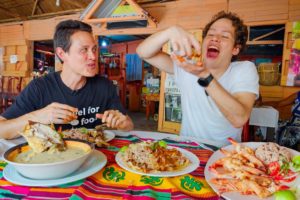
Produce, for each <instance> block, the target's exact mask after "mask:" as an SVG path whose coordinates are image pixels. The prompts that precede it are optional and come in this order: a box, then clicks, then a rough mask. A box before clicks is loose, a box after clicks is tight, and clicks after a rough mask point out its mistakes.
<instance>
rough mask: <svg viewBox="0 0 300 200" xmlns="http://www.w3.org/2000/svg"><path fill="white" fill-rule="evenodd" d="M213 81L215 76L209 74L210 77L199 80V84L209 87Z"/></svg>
mask: <svg viewBox="0 0 300 200" xmlns="http://www.w3.org/2000/svg"><path fill="white" fill-rule="evenodd" d="M213 79H214V77H213V75H211V74H209V76H208V77H206V78H199V79H198V83H199V85H201V86H202V87H207V86H208V85H209V84H210V82H211V81H212V80H213Z"/></svg>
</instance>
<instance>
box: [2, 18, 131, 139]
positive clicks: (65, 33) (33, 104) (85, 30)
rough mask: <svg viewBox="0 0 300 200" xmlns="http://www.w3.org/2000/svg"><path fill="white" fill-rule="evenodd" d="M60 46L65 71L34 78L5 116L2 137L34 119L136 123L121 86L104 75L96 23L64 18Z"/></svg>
mask: <svg viewBox="0 0 300 200" xmlns="http://www.w3.org/2000/svg"><path fill="white" fill-rule="evenodd" d="M54 47H55V53H56V55H57V57H58V59H59V60H60V61H61V62H62V64H63V67H62V71H61V72H55V73H50V74H49V75H46V76H44V77H41V78H38V79H34V80H33V81H31V82H30V83H29V84H28V86H27V87H26V88H25V89H24V90H23V91H22V92H21V94H20V95H19V96H18V97H17V99H16V101H15V103H14V104H13V105H12V106H11V107H9V108H8V109H7V110H6V111H5V112H4V113H3V114H2V115H1V116H0V127H1V128H0V138H5V139H10V138H15V137H17V136H19V135H18V132H20V131H21V130H22V129H23V128H24V126H25V125H26V124H27V123H28V121H29V120H31V121H35V122H40V123H43V124H51V123H54V124H55V126H56V127H58V126H62V128H63V129H69V128H72V127H75V128H76V127H86V128H94V127H95V126H96V125H98V124H101V123H106V124H107V126H108V127H112V128H117V129H119V130H124V131H129V130H132V129H133V123H132V121H131V119H130V118H129V117H128V116H127V115H126V112H125V110H124V109H123V107H122V105H121V103H120V99H119V97H118V95H117V92H116V87H115V86H114V85H113V84H112V82H111V81H109V80H107V79H105V78H102V77H98V76H96V75H97V72H98V68H97V64H96V62H97V44H96V42H95V40H94V37H93V35H92V28H91V26H90V25H88V24H85V23H83V22H80V21H76V20H67V21H63V22H61V23H59V24H58V25H57V27H56V30H55V34H54Z"/></svg>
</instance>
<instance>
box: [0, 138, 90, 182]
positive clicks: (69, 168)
mask: <svg viewBox="0 0 300 200" xmlns="http://www.w3.org/2000/svg"><path fill="white" fill-rule="evenodd" d="M65 141H66V144H67V145H72V146H76V147H80V148H81V149H83V150H84V151H85V153H84V154H83V155H82V156H80V157H77V158H74V159H70V160H66V161H60V162H54V163H43V164H30V163H17V162H14V161H13V160H14V158H15V157H16V156H17V155H18V154H19V153H20V152H25V151H28V150H29V149H30V148H29V146H28V144H27V143H22V144H19V145H17V146H14V147H12V148H10V149H8V150H7V151H6V152H5V153H4V156H3V157H4V160H5V162H7V163H8V164H10V165H11V166H14V168H15V169H16V170H17V171H18V172H19V173H20V174H22V175H23V176H25V177H28V178H31V179H57V178H61V177H65V176H67V175H69V174H71V173H72V172H74V171H75V170H77V169H78V168H79V167H80V165H82V164H83V162H84V161H85V160H86V159H87V158H88V157H89V155H90V154H91V153H92V151H93V149H94V146H93V145H92V144H90V143H88V142H85V141H79V140H72V139H67V140H65Z"/></svg>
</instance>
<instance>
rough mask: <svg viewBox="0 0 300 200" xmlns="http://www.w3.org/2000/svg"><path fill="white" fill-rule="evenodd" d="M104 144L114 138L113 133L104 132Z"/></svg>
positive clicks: (109, 131)
mask: <svg viewBox="0 0 300 200" xmlns="http://www.w3.org/2000/svg"><path fill="white" fill-rule="evenodd" d="M103 132H104V136H105V142H109V141H111V140H112V139H114V138H115V136H116V135H115V133H114V132H113V131H111V130H104V131H103Z"/></svg>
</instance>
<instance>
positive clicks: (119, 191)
mask: <svg viewBox="0 0 300 200" xmlns="http://www.w3.org/2000/svg"><path fill="white" fill-rule="evenodd" d="M115 134H116V137H115V139H113V140H112V141H111V142H110V144H111V146H109V147H107V148H97V150H99V151H102V152H103V153H104V154H106V156H107V159H108V164H107V165H106V166H105V167H104V168H103V169H102V170H100V171H99V172H97V173H96V174H94V175H92V176H90V177H88V178H86V179H83V180H80V181H76V182H73V183H68V184H64V185H60V186H57V187H25V186H19V185H14V184H12V183H10V182H8V181H6V180H5V179H4V178H3V176H2V171H3V169H4V167H5V166H6V163H5V162H3V161H2V162H0V177H1V179H0V198H9V199H21V198H22V199H24V198H25V199H71V200H72V199H73V200H79V199H205V200H208V199H209V200H217V199H219V196H218V195H217V194H216V193H214V192H213V190H212V189H211V188H210V187H209V185H208V184H207V182H206V181H205V179H204V167H205V164H206V162H207V160H208V158H209V157H210V156H211V154H212V153H213V150H217V149H218V148H216V147H215V146H213V145H211V144H213V142H212V143H209V141H207V142H208V143H207V144H205V145H206V146H203V144H200V145H199V143H198V142H197V141H196V140H191V138H187V137H178V136H176V135H170V134H162V133H156V132H145V131H131V132H129V133H128V132H121V131H115ZM153 139H163V140H164V141H166V142H167V143H168V144H169V145H173V146H178V147H181V148H185V149H188V150H189V151H191V152H193V153H194V154H195V155H197V156H198V158H199V160H200V166H199V167H198V169H197V170H195V171H194V172H192V173H190V174H187V175H182V176H178V177H172V178H159V177H150V176H142V175H137V174H133V173H131V172H128V171H126V170H123V169H122V168H120V167H119V166H118V165H117V164H116V163H115V154H116V153H117V152H118V150H119V149H120V148H121V147H122V146H124V145H128V144H130V143H134V142H139V141H143V140H153ZM19 142H21V141H19Z"/></svg>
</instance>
